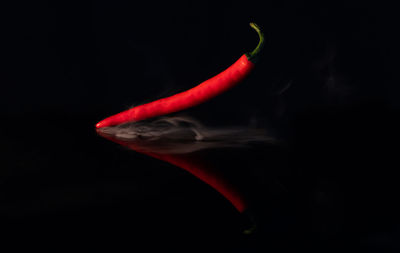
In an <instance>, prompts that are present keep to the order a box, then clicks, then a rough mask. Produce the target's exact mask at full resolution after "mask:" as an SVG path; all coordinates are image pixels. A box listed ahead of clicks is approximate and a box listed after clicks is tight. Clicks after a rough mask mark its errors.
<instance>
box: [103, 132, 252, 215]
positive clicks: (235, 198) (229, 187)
mask: <svg viewBox="0 0 400 253" xmlns="http://www.w3.org/2000/svg"><path fill="white" fill-rule="evenodd" d="M97 132H98V134H99V135H101V136H102V137H104V138H106V139H108V140H111V141H113V142H116V143H118V144H120V145H122V146H125V147H128V148H130V149H132V150H134V151H136V152H138V153H142V154H145V155H148V156H151V157H153V158H156V159H159V160H161V161H165V162H167V163H170V164H172V165H175V166H177V167H179V168H182V169H184V170H186V171H188V172H189V173H191V174H192V175H194V176H195V177H197V178H199V179H200V180H202V181H203V182H205V183H206V184H208V185H210V186H211V187H212V188H214V189H215V190H217V191H218V192H219V193H220V194H221V195H222V196H224V197H225V198H226V199H227V200H228V201H229V202H231V204H232V205H233V206H234V207H235V208H236V209H237V210H238V211H239V212H240V213H242V212H244V211H246V210H247V208H248V205H249V204H248V201H247V200H246V198H245V197H244V195H243V194H242V193H241V192H240V191H239V190H238V189H237V187H235V186H234V185H233V184H232V183H230V182H229V180H227V179H226V178H225V177H224V175H222V174H221V173H220V172H219V171H218V169H216V168H215V166H211V164H208V163H205V162H204V161H203V160H202V159H199V158H197V157H196V156H194V155H193V154H167V153H158V152H156V151H155V152H153V151H150V150H151V148H152V146H154V149H156V147H157V143H152V142H146V141H140V140H139V141H134V140H131V141H127V140H122V139H118V138H116V137H114V136H112V135H108V134H106V133H103V132H101V130H98V131H97Z"/></svg>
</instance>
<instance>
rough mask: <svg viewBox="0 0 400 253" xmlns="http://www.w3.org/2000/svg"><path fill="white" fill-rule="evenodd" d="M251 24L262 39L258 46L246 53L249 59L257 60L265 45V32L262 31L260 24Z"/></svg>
mask: <svg viewBox="0 0 400 253" xmlns="http://www.w3.org/2000/svg"><path fill="white" fill-rule="evenodd" d="M250 26H251V28H253V29H254V30H255V31H256V32H257V34H258V37H259V38H260V40H259V41H258V45H257V47H256V48H255V49H254V50H253V51H252V52H250V53H247V54H246V56H247V59H248V60H249V61H253V62H255V61H256V60H257V58H258V55H259V53H260V51H261V49H262V48H263V46H264V34H263V32H262V31H261V29H260V27H259V26H258V25H256V24H255V23H250Z"/></svg>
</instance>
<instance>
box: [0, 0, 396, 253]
mask: <svg viewBox="0 0 400 253" xmlns="http://www.w3.org/2000/svg"><path fill="white" fill-rule="evenodd" d="M2 11H3V12H4V15H2V24H3V27H2V31H1V33H2V36H1V37H2V42H3V43H4V44H3V46H2V56H1V60H2V65H3V66H2V72H1V73H2V74H1V85H2V89H1V93H0V96H1V99H0V101H1V102H0V103H1V106H0V119H1V126H0V127H1V133H0V134H1V145H0V147H1V153H2V156H4V158H3V159H2V165H1V169H0V200H1V202H0V215H1V218H2V223H3V224H4V226H3V225H2V229H4V231H5V232H7V234H9V235H10V237H13V238H17V239H20V241H19V242H20V243H21V242H26V240H27V238H35V239H34V240H32V241H34V242H35V243H38V244H39V245H40V246H45V245H48V244H49V243H50V242H54V241H57V242H58V244H57V247H60V248H64V247H68V246H71V245H75V244H77V243H78V242H80V243H82V242H84V243H86V245H88V246H89V245H90V246H91V247H98V248H103V247H105V246H111V247H117V246H121V245H122V246H124V247H131V248H132V249H135V248H137V247H138V245H139V244H144V245H145V246H147V247H153V246H162V247H165V248H167V247H172V248H174V249H177V248H181V247H182V248H184V247H183V246H182V245H183V243H184V242H186V243H187V245H188V246H187V247H189V248H185V249H188V250H193V249H195V248H197V247H199V246H202V247H205V248H206V249H216V248H218V249H221V250H224V249H225V251H229V252H231V251H235V250H237V251H247V252H248V251H250V252H251V251H255V252H258V251H264V250H271V249H272V250H274V251H285V250H291V251H292V252H293V251H295V252H297V251H300V250H304V249H305V250H311V251H312V250H316V251H322V252H326V251H329V250H333V251H335V250H338V249H343V248H347V249H349V248H350V249H363V250H367V251H369V252H382V250H396V249H397V250H398V249H399V235H400V227H399V220H398V211H399V210H398V208H397V205H396V204H397V201H398V192H399V189H398V188H399V187H398V180H397V176H396V171H397V169H398V168H399V166H398V161H397V159H396V155H397V150H398V148H397V145H398V143H399V142H398V141H399V135H398V129H399V128H398V123H397V118H398V116H399V106H400V104H399V100H398V98H399V87H398V86H397V82H398V80H397V76H396V72H395V68H396V64H395V63H396V59H395V57H394V51H395V48H396V45H397V44H396V42H395V39H394V38H395V36H396V31H397V27H396V22H395V16H396V11H395V8H394V7H393V6H389V5H385V4H377V3H371V4H370V3H368V2H361V1H360V2H355V1H323V3H320V2H317V3H315V2H314V3H312V2H307V3H306V2H303V1H279V2H272V1H271V2H270V1H265V2H252V1H246V2H240V3H235V2H225V3H222V2H218V3H214V1H210V2H207V1H197V2H190V1H188V2H186V3H178V2H171V1H165V2H163V3H156V2H152V1H148V2H136V1H126V2H120V1H93V2H83V1H82V2H77V3H76V2H60V1H54V2H53V1H49V2H42V1H32V2H18V3H9V4H7V6H4V7H3V8H2ZM249 22H256V23H257V24H259V25H260V26H261V27H262V28H263V31H264V33H265V36H266V45H265V48H264V51H263V54H262V58H261V60H260V62H259V63H258V64H257V67H256V69H255V71H254V72H253V73H252V75H251V76H250V77H249V78H248V79H246V81H245V82H244V83H242V84H241V85H240V86H238V87H236V88H235V89H233V90H231V91H229V92H227V93H226V94H223V95H221V96H220V97H218V98H217V99H214V100H212V101H210V102H208V103H206V104H204V105H201V106H199V107H197V108H192V109H190V110H188V111H186V112H185V113H186V115H190V116H194V117H196V118H197V119H199V120H201V121H202V122H204V123H206V124H210V125H219V126H230V125H246V124H249V123H250V122H252V123H255V124H257V125H258V126H261V127H265V128H266V129H268V131H269V132H270V133H271V135H272V136H274V137H275V138H277V139H280V140H282V141H283V142H284V143H286V145H285V148H284V149H280V148H277V149H270V148H267V149H261V150H257V152H248V151H243V152H242V154H241V155H238V154H236V153H235V152H238V153H241V151H235V150H234V151H232V150H230V151H219V153H218V154H220V155H221V157H231V158H232V157H238V156H241V158H240V159H237V161H235V160H234V159H233V158H232V159H226V160H227V161H226V165H225V166H227V167H230V168H232V171H234V172H235V173H236V174H240V173H242V172H241V171H243V174H246V173H247V174H249V173H250V172H248V171H251V173H250V174H252V173H253V174H254V175H253V174H252V175H253V176H254V178H257V180H258V181H257V182H256V183H254V184H253V183H251V182H250V183H248V184H249V187H250V185H251V187H250V188H251V189H253V192H252V196H254V199H256V202H257V204H256V206H257V207H256V208H255V213H257V215H258V216H259V219H260V220H261V221H260V223H261V226H260V227H261V228H260V230H259V231H258V232H257V233H256V234H255V235H252V236H243V235H242V234H240V227H241V226H242V225H241V217H239V215H238V214H237V213H236V212H235V210H234V209H233V208H232V207H231V206H230V204H229V203H228V202H226V200H224V199H223V198H222V197H221V196H219V195H218V194H217V193H216V192H214V191H213V190H212V189H210V188H209V187H208V186H206V185H205V184H203V183H202V182H201V181H199V180H197V179H195V178H194V177H192V176H191V175H190V174H188V173H185V172H184V171H182V170H180V169H178V168H175V167H173V166H171V165H168V164H164V163H162V162H161V161H156V160H154V159H151V158H149V157H146V156H144V155H140V154H137V153H134V152H132V151H128V150H126V149H124V148H122V147H120V146H118V145H116V144H114V143H111V142H109V141H107V140H105V139H102V138H101V137H99V136H97V135H96V133H95V131H94V125H95V123H96V122H97V121H99V120H101V119H102V118H104V117H106V116H109V115H112V114H114V113H117V112H119V111H122V110H124V109H127V108H129V107H130V106H132V105H136V104H140V103H143V102H148V101H151V100H153V99H156V98H160V97H164V96H167V95H171V94H174V93H176V92H179V91H182V90H185V89H188V88H191V87H193V86H194V85H195V84H197V83H199V82H201V81H203V80H206V79H207V78H209V77H211V76H212V75H214V74H216V73H218V72H220V71H221V70H223V69H224V68H226V67H228V66H229V65H230V64H232V63H233V62H234V61H235V60H236V59H238V58H239V57H240V56H241V55H242V54H243V53H245V52H247V51H251V50H252V48H254V47H255V45H256V44H257V35H256V33H255V32H254V31H252V30H251V28H250V27H249V26H248V23H249ZM232 152H233V153H232ZM232 154H234V156H233V155H232ZM222 160H223V159H222ZM250 161H251V162H250ZM251 166H253V167H251ZM260 173H261V174H262V175H263V177H261V179H260V177H257V175H259V174H260ZM39 228H44V229H45V231H46V232H39V231H40V229H39ZM34 235H36V236H37V237H38V238H36V237H35V236H34ZM21 238H23V239H21ZM144 242H145V243H144ZM21 244H24V243H21ZM185 245H186V244H185ZM216 245H217V246H216Z"/></svg>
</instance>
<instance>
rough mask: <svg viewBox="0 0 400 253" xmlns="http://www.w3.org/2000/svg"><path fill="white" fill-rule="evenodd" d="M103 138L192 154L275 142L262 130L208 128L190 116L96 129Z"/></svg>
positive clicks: (149, 149)
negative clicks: (205, 150)
mask: <svg viewBox="0 0 400 253" xmlns="http://www.w3.org/2000/svg"><path fill="white" fill-rule="evenodd" d="M97 131H98V132H99V134H100V135H103V136H109V137H112V138H114V139H116V140H118V141H122V142H125V143H134V144H135V145H136V146H138V147H140V149H141V150H142V151H149V152H155V153H170V154H172V153H175V154H178V153H179V154H182V153H190V152H194V151H198V150H202V149H209V148H222V147H226V148H228V147H250V146H252V145H254V144H260V143H274V142H275V140H274V138H272V137H271V136H269V135H268V134H267V131H266V130H265V129H262V128H257V127H253V126H248V127H243V126H237V127H207V126H205V125H203V124H201V123H200V122H199V121H198V120H195V119H193V118H190V117H186V116H182V117H162V118H159V119H156V120H151V121H140V122H134V123H128V124H123V125H119V126H113V127H105V128H100V129H98V130H97Z"/></svg>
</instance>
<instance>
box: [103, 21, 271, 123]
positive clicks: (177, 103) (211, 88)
mask: <svg viewBox="0 0 400 253" xmlns="http://www.w3.org/2000/svg"><path fill="white" fill-rule="evenodd" d="M250 26H251V27H252V28H253V29H254V30H256V31H257V33H258V35H259V38H260V40H259V43H258V45H257V47H256V48H255V49H254V50H253V51H252V52H251V53H246V54H244V55H242V56H241V57H240V58H239V60H237V61H236V62H235V63H234V64H233V65H231V66H230V67H229V68H227V69H226V70H225V71H223V72H221V73H220V74H218V75H216V76H214V77H212V78H210V79H208V80H206V81H204V82H203V83H201V84H199V85H197V86H196V87H194V88H192V89H189V90H187V91H184V92H181V93H178V94H176V95H173V96H170V97H166V98H162V99H159V100H156V101H153V102H150V103H147V104H143V105H139V106H136V107H133V108H131V109H129V110H126V111H123V112H120V113H118V114H115V115H113V116H111V117H108V118H106V119H104V120H102V121H100V122H99V123H97V124H96V127H97V128H100V127H107V126H113V125H119V124H122V123H127V122H131V121H140V120H144V119H148V118H153V117H157V116H161V115H166V114H169V113H173V112H177V111H181V110H184V109H187V108H190V107H193V106H196V105H199V104H201V103H204V102H205V101H207V100H209V99H211V98H213V97H215V96H217V95H219V94H222V93H224V92H225V91H227V90H228V89H230V88H232V87H233V86H235V85H236V84H238V83H239V82H241V81H242V80H243V79H244V78H245V77H246V76H247V75H248V74H249V73H250V72H251V70H253V68H254V62H255V60H256V59H257V57H258V55H259V52H260V50H261V48H262V46H263V44H264V35H263V34H262V32H261V30H260V28H259V27H258V26H257V25H256V24H254V23H250Z"/></svg>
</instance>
